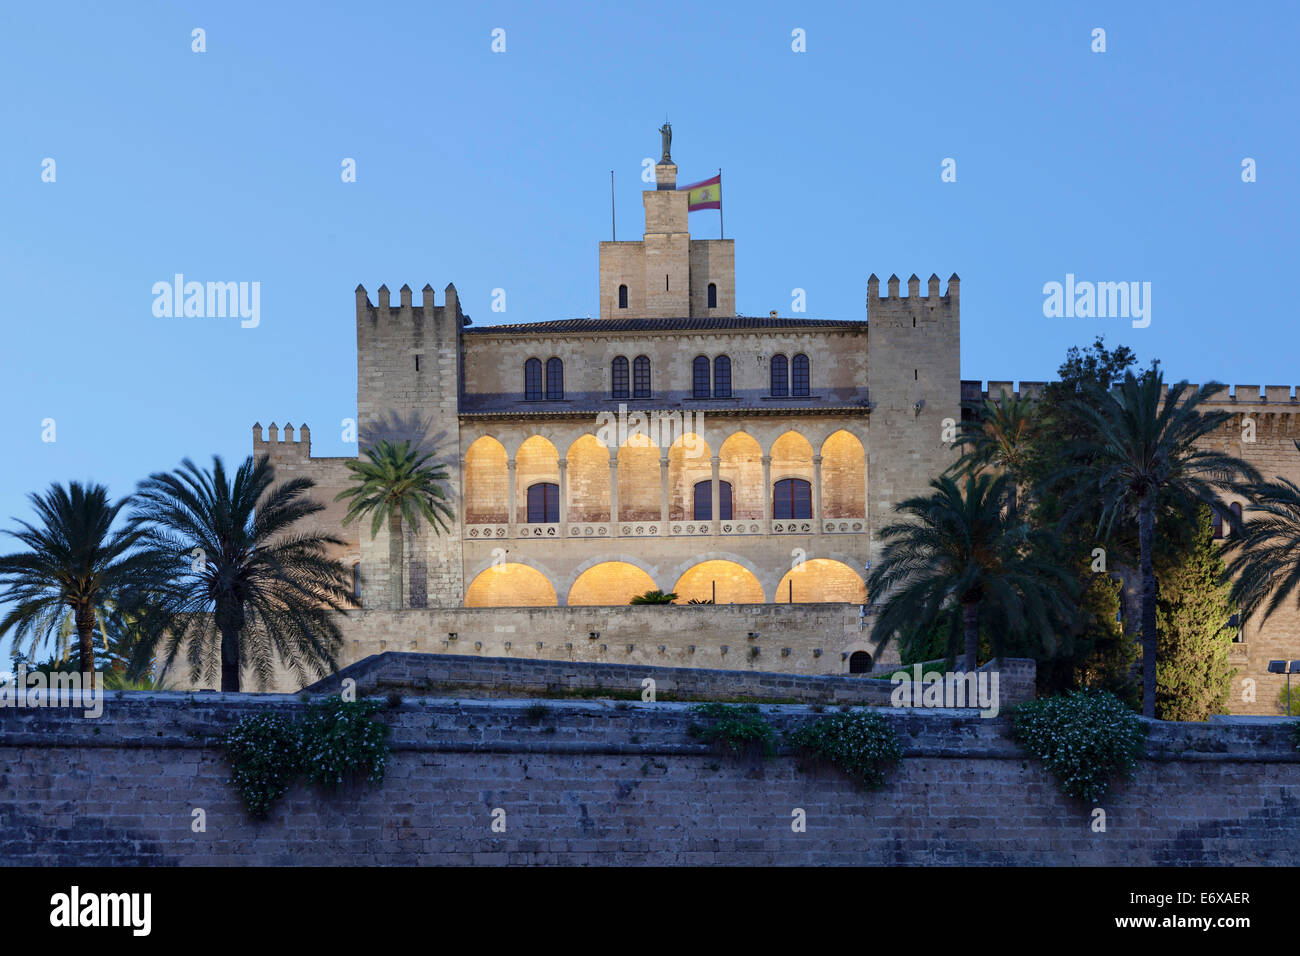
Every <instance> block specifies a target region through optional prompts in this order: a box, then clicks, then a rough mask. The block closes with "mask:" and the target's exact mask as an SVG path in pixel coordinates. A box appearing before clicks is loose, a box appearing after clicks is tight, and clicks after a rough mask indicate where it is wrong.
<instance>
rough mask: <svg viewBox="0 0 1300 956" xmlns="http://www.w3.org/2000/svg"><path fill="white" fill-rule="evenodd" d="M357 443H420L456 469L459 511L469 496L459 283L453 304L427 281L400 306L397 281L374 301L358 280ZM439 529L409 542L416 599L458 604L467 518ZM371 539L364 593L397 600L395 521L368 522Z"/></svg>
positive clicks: (454, 501)
mask: <svg viewBox="0 0 1300 956" xmlns="http://www.w3.org/2000/svg"><path fill="white" fill-rule="evenodd" d="M356 293H357V447H358V450H359V451H360V453H361V455H362V456H363V457H364V455H365V450H366V448H367V447H369V445H371V444H372V443H373V442H375V441H377V440H380V439H389V440H393V441H402V440H404V439H411V440H413V441H417V442H420V443H422V444H423V445H424V447H425V448H426V450H430V451H432V452H433V454H434V460H435V461H436V462H437V463H439V464H440V465H442V466H443V467H444V468H445V469H446V472H447V475H448V477H449V479H450V480H449V481H448V483H447V488H448V495H449V499H450V501H449V503H450V504H451V505H452V507H453V510H454V511H455V512H456V514H457V515H459V513H460V512H459V502H460V424H459V423H460V420H459V417H458V416H459V396H460V388H461V385H460V354H461V349H460V335H461V328H462V326H464V325H467V324H468V323H469V320H468V318H467V317H466V316H465V315H464V313H462V312H461V310H460V303H459V301H458V299H457V297H456V287H455V286H454V285H448V286H447V289H446V300H445V302H444V304H443V305H435V304H434V296H433V288H432V287H431V286H429V285H426V286H425V287H424V289H423V293H422V294H423V298H422V300H421V303H420V305H418V306H416V305H413V304H412V301H411V289H410V287H409V286H405V285H404V286H402V288H401V290H400V292H399V295H400V296H401V299H400V304H399V305H398V307H397V308H396V309H394V308H392V307H391V306H390V305H389V292H388V287H387V286H380V287H379V291H378V296H377V298H378V304H377V305H371V304H370V299H369V297H368V296H367V295H366V290H365V289H364V288H363V287H362V286H357V290H356ZM448 525H449V531H446V532H442V533H440V534H433V533H432V529H430V528H428V527H427V526H422V527H421V528H420V529H419V530H418V532H417V533H415V534H411V531H410V529H408V532H407V534H408V540H407V541H406V542H405V553H406V563H407V575H406V594H405V595H404V598H405V600H404V602H403V603H404V604H405V606H407V607H411V606H415V607H424V606H429V607H447V606H452V607H454V606H456V605H458V604H459V603H460V601H461V597H462V596H463V595H464V593H465V591H464V581H463V580H462V570H461V555H460V536H461V531H460V525H459V521H458V520H449V521H448ZM359 534H360V538H361V542H360V543H361V573H362V578H363V585H362V594H363V600H364V603H365V606H367V607H375V608H385V607H389V606H390V604H391V600H392V596H391V595H390V593H389V586H388V581H389V573H388V572H389V566H388V565H389V560H388V555H389V548H388V543H389V542H388V529H387V528H386V527H385V528H381V529H380V530H379V532H378V534H377V535H375V537H374V538H371V536H370V528H369V526H366V527H364V528H361V529H360V531H359Z"/></svg>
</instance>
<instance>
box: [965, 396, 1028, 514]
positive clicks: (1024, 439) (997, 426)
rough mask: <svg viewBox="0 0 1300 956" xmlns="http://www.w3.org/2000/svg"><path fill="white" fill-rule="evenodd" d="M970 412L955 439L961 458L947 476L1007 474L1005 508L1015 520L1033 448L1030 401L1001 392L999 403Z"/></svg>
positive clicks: (988, 401)
mask: <svg viewBox="0 0 1300 956" xmlns="http://www.w3.org/2000/svg"><path fill="white" fill-rule="evenodd" d="M973 411H974V412H975V415H974V417H973V418H972V419H971V420H969V421H964V422H962V425H961V430H960V432H959V433H958V438H957V447H958V448H959V450H960V451H961V452H962V454H961V457H959V458H958V459H957V461H956V462H954V463H953V465H952V467H951V468H950V469H949V472H950V473H953V474H965V473H968V472H980V471H985V470H989V469H991V470H993V471H995V472H1006V473H1007V474H1008V475H1010V477H1011V482H1010V484H1009V486H1008V491H1007V508H1008V509H1009V511H1010V514H1011V516H1012V517H1013V518H1014V517H1015V516H1016V515H1017V513H1018V511H1019V509H1018V506H1017V497H1018V492H1019V488H1020V486H1021V484H1022V483H1023V482H1024V480H1025V476H1026V471H1027V467H1028V462H1029V454H1030V450H1031V448H1032V446H1033V434H1034V422H1035V417H1034V403H1033V400H1032V399H1029V398H1022V397H1020V396H1017V395H1007V394H1006V393H1005V392H1004V393H1003V394H1002V395H1001V396H1000V397H999V398H998V399H993V398H988V399H985V400H984V402H983V403H982V404H980V405H978V406H977V407H975V408H974V409H973Z"/></svg>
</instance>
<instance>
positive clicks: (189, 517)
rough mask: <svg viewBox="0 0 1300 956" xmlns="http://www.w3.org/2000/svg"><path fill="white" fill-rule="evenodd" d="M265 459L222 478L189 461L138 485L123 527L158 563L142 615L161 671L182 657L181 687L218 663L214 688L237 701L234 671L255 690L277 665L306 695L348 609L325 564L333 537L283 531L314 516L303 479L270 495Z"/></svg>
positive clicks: (341, 572)
mask: <svg viewBox="0 0 1300 956" xmlns="http://www.w3.org/2000/svg"><path fill="white" fill-rule="evenodd" d="M274 477H275V476H274V470H273V469H272V467H271V465H270V462H269V461H268V459H267V456H266V455H263V456H261V457H260V458H259V459H257V461H256V462H254V461H253V459H252V458H251V457H250V458H248V459H246V460H245V461H244V463H243V464H241V465H240V466H239V469H238V470H237V471H236V472H235V474H234V476H233V479H230V478H228V477H227V473H226V469H225V465H224V464H223V462H222V460H221V459H220V458H219V457H214V458H213V465H212V470H211V472H207V471H202V470H200V469H199V468H198V467H197V466H195V464H194V463H193V462H192V461H190V460H189V459H188V458H187V459H185V461H183V462H182V463H181V467H180V468H178V469H177V470H176V471H174V472H171V473H158V474H154V475H150V476H149V478H147V479H145V480H144V481H142V482H141V483H140V488H139V491H138V492H137V494H136V502H137V504H136V508H135V510H134V512H133V515H132V519H133V520H134V521H136V522H139V523H141V524H143V525H145V526H147V527H148V528H149V529H150V545H151V546H152V547H153V548H155V549H156V550H157V551H158V552H159V553H160V554H163V555H165V556H166V557H167V559H168V560H169V575H168V578H167V580H166V582H165V585H164V586H162V587H160V588H159V589H158V590H157V592H156V593H154V594H152V595H151V598H152V602H151V603H152V606H151V607H149V608H147V609H146V610H145V611H144V612H143V613H144V616H145V620H146V621H148V622H150V624H151V625H152V626H150V627H149V631H150V632H151V633H154V634H160V635H162V636H161V637H159V638H156V640H158V641H161V653H162V654H163V655H165V659H166V663H167V665H168V666H170V665H171V663H172V662H173V660H174V659H175V657H176V654H177V652H178V651H179V649H180V648H181V647H182V646H184V647H185V648H186V653H187V657H188V659H189V663H190V670H191V674H190V676H191V679H192V680H208V679H210V678H211V677H212V676H213V672H214V671H215V670H216V668H217V664H218V662H219V665H220V673H221V689H222V690H223V691H238V690H239V689H240V674H241V670H242V668H243V667H251V668H252V670H253V672H254V674H255V676H256V679H257V682H258V684H259V686H263V687H264V686H266V684H267V683H268V682H269V680H270V678H271V676H272V674H273V673H274V659H275V657H277V656H278V657H279V659H280V660H281V661H283V662H284V663H285V664H286V665H287V666H288V667H289V668H290V669H291V670H292V671H293V672H294V674H295V675H296V676H297V677H298V679H299V680H300V681H302V683H304V684H306V683H307V682H308V680H309V679H313V678H319V677H323V676H325V674H326V673H328V672H330V671H332V670H334V669H336V667H337V664H336V661H335V653H336V651H337V649H338V648H339V647H340V646H341V644H342V632H341V629H340V627H339V624H338V620H337V615H338V614H339V613H340V612H342V611H343V610H344V609H345V607H347V606H348V605H349V604H351V603H352V596H351V589H350V588H349V578H350V573H349V571H348V569H347V568H346V567H345V566H344V565H343V564H342V562H340V561H338V560H336V559H334V558H332V557H330V555H329V548H330V547H331V546H338V547H341V546H343V544H344V542H343V541H342V540H340V539H339V538H336V537H333V536H331V535H327V534H323V533H319V532H301V531H300V532H292V533H291V528H292V527H293V525H294V524H295V523H297V522H299V521H301V520H302V519H304V518H307V517H310V516H311V515H314V514H317V513H319V512H321V511H323V510H324V509H325V506H324V505H323V504H321V503H320V502H318V501H315V500H313V499H312V498H310V497H308V496H307V493H308V492H309V491H310V490H311V489H312V488H313V487H314V486H315V483H314V482H313V481H312V480H311V479H310V478H294V479H292V480H290V481H287V482H284V483H283V484H279V485H275V486H274V487H272V482H273V481H274Z"/></svg>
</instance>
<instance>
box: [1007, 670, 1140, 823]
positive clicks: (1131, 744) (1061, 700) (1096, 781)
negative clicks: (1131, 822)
mask: <svg viewBox="0 0 1300 956" xmlns="http://www.w3.org/2000/svg"><path fill="white" fill-rule="evenodd" d="M1015 734H1016V740H1017V741H1019V742H1020V744H1021V745H1022V746H1024V747H1025V748H1026V749H1027V750H1028V751H1029V752H1030V753H1032V754H1033V755H1034V756H1036V757H1038V759H1039V760H1041V761H1042V762H1043V765H1044V766H1045V767H1046V768H1047V769H1048V771H1050V772H1051V773H1052V774H1053V775H1055V777H1056V778H1057V780H1058V781H1060V784H1061V789H1062V790H1063V791H1064V792H1065V794H1066V795H1067V796H1071V797H1078V798H1080V799H1083V800H1087V801H1089V802H1093V801H1096V800H1099V799H1101V797H1102V796H1103V795H1104V794H1105V793H1106V790H1107V788H1108V787H1109V786H1110V785H1111V783H1113V782H1114V781H1116V780H1117V779H1120V778H1121V777H1127V776H1130V775H1132V773H1133V770H1134V768H1135V767H1136V766H1137V758H1138V757H1139V755H1141V753H1142V748H1143V744H1144V742H1145V737H1146V730H1145V728H1144V727H1143V725H1142V721H1141V719H1140V718H1139V717H1138V716H1137V714H1135V713H1133V711H1132V710H1130V709H1129V708H1128V706H1126V705H1125V704H1124V702H1123V701H1121V700H1120V699H1119V698H1118V697H1116V696H1115V695H1114V694H1112V693H1111V692H1110V691H1105V690H1082V691H1075V692H1072V693H1067V694H1059V695H1057V696H1054V697H1045V698H1042V699H1040V700H1031V701H1026V702H1025V703H1023V704H1021V705H1020V706H1018V707H1017V708H1016V710H1015Z"/></svg>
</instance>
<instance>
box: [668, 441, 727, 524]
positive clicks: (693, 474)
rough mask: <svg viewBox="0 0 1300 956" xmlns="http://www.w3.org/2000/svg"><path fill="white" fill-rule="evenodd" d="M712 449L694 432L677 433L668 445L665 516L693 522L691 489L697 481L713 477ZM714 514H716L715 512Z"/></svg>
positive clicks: (670, 518) (672, 519)
mask: <svg viewBox="0 0 1300 956" xmlns="http://www.w3.org/2000/svg"><path fill="white" fill-rule="evenodd" d="M711 455H712V451H711V450H710V449H709V444H708V442H706V441H705V440H704V439H703V438H702V437H701V436H699V435H697V434H695V433H694V432H689V433H687V434H685V435H679V436H678V437H677V438H676V439H675V440H674V441H673V443H672V445H670V446H669V448H668V518H669V520H670V521H694V520H695V514H694V501H693V499H692V489H693V488H694V487H695V483H696V482H697V481H709V480H711V479H712V478H713V463H712V461H711ZM715 517H716V515H715Z"/></svg>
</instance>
